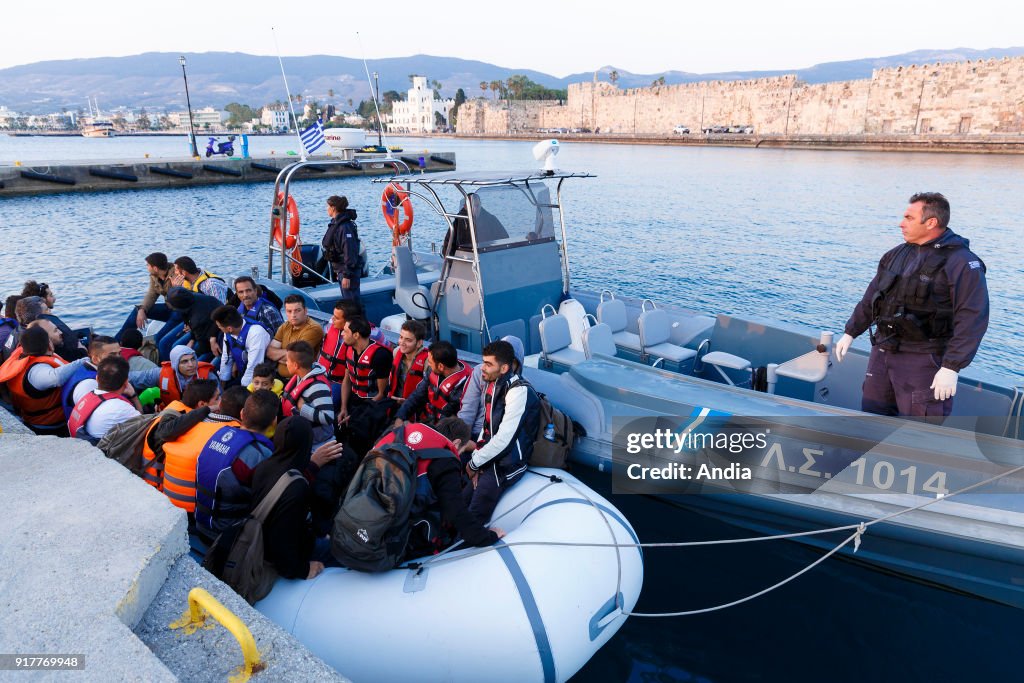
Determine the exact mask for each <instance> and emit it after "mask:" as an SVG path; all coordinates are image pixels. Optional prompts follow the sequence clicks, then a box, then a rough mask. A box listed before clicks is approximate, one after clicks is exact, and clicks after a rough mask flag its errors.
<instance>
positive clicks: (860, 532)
mask: <svg viewBox="0 0 1024 683" xmlns="http://www.w3.org/2000/svg"><path fill="white" fill-rule="evenodd" d="M527 471H528V472H529V473H530V474H534V475H536V476H539V477H544V478H546V479H550V483H549V484H547V485H546V486H544V487H543V488H540V489H538V490H537V491H535V492H534V493H532V494H530V495H529V496H527V497H526V498H524V499H523V500H522V501H521V502H519V503H517V504H516V505H515V506H514V507H513V508H511V509H510V510H507V511H506V512H504V513H502V514H501V515H500V516H499V517H496V518H495V519H493V520H491V523H492V524H493V523H494V522H496V521H498V520H499V519H501V518H502V517H505V516H506V515H508V514H510V513H511V512H513V511H514V510H516V509H517V508H519V507H521V506H523V505H525V504H526V503H527V502H528V501H530V500H532V499H533V498H535V497H536V496H538V495H539V494H540V493H541V492H542V491H545V490H547V489H548V488H549V487H550V486H553V485H555V484H557V483H562V484H565V485H566V486H568V487H569V488H571V489H572V490H573V491H575V492H576V493H577V494H579V495H580V496H581V497H582V498H583V499H585V500H586V501H587V502H589V503H590V505H591V506H592V507H593V508H594V509H595V511H596V512H597V513H598V514H599V515H601V517H602V519H603V520H604V522H605V525H606V526H607V527H608V531H609V533H611V534H612V541H613V542H612V543H589V542H580V543H575V542H571V541H513V542H511V543H505V544H504V546H503V547H506V548H514V547H516V546H563V547H569V548H615V550H616V551H615V558H616V563H617V575H616V584H615V601H616V607H617V609H618V611H619V613H620V614H621V615H622V616H624V617H687V616H694V615H697V614H707V613H709V612H717V611H719V610H723V609H726V608H729V607H735V606H737V605H742V604H743V603H745V602H750V601H751V600H753V599H755V598H759V597H761V596H763V595H767V594H768V593H770V592H772V591H774V590H775V589H777V588H781V587H782V586H785V585H786V584H787V583H790V582H791V581H793V580H795V579H797V578H798V577H800V576H802V575H804V574H806V573H807V572H809V571H810V570H812V569H814V568H815V567H817V566H818V565H819V564H821V563H822V562H824V561H825V560H827V559H828V558H830V557H832V556H833V555H835V554H836V553H837V552H839V551H840V550H842V549H843V548H844V547H846V546H847V545H849V544H850V543H851V542H852V543H853V552H857V551H858V550H859V549H860V544H861V538H862V537H863V536H864V533H865V532H866V531H867V529H868V527H870V526H873V525H875V524H879V523H882V522H888V521H890V520H892V519H895V518H897V517H899V516H901V515H905V514H907V513H909V512H915V511H917V510H921V509H923V508H926V507H928V506H929V505H934V504H935V503H938V502H939V501H941V500H949V499H950V498H952V497H954V496H958V495H960V494H963V493H967V492H968V491H973V490H974V489H977V488H981V487H982V486H987V485H988V484H991V483H993V482H996V481H998V480H1000V479H1003V478H1004V477H1009V476H1012V475H1014V474H1017V473H1018V472H1021V471H1024V465H1018V466H1017V467H1014V468H1013V469H1010V470H1007V471H1006V472H1002V473H1000V474H997V475H994V476H992V477H989V478H988V479H985V480H983V481H979V482H976V483H974V484H971V485H969V486H965V487H964V488H962V489H959V490H957V491H953V492H952V493H947V494H945V495H938V496H936V497H935V498H933V499H931V500H926V501H924V502H923V503H920V504H918V505H914V506H912V507H908V508H903V509H902V510H897V511H895V512H891V513H889V514H887V515H883V516H882V517H877V518H875V519H870V520H867V521H865V522H858V523H856V524H846V525H843V526H837V527H831V528H828V529H815V530H812V531H798V532H794V533H790V534H777V535H775V536H752V537H748V538H725V539H721V540H716V541H680V542H675V543H618V542H615V534H614V532H613V531H612V527H611V524H610V522H609V521H608V515H607V514H606V513H605V511H604V510H602V509H601V507H600V506H599V505H598V504H597V503H595V502H594V501H593V500H592V499H591V498H590V497H589V496H587V495H586V493H584V492H583V491H581V490H579V489H578V488H577V487H576V486H574V485H573V484H571V483H570V482H568V481H565V480H564V479H561V478H560V477H558V476H555V475H546V474H540V473H539V472H534V471H533V470H527ZM837 531H853V533H852V534H850V535H849V536H847V537H846V539H844V540H843V541H842V542H840V543H839V544H838V545H836V546H835V547H834V548H832V549H831V550H829V551H828V552H827V553H825V554H824V555H822V556H821V557H819V558H818V559H816V560H815V561H814V562H811V563H810V564H809V565H807V566H806V567H804V568H803V569H801V570H800V571H798V572H796V573H794V574H792V575H790V576H788V577H786V578H785V579H782V580H781V581H779V582H777V583H775V584H772V585H771V586H768V587H767V588H764V589H762V590H759V591H757V592H756V593H752V594H751V595H748V596H746V597H743V598H739V599H737V600H733V601H731V602H727V603H723V604H720V605H714V606H711V607H704V608H701V609H694V610H684V611H681V612H657V613H655V612H627V611H625V610H624V609H623V608H622V607H623V606H622V604H621V600H622V592H621V588H622V557H621V554H620V549H622V548H691V547H698V546H710V545H726V544H732V543H756V542H759V541H778V540H785V539H791V538H800V537H803V536H817V535H821V534H830V533H835V532H837ZM461 544H462V541H459V542H458V543H456V544H455V545H453V546H452V547H450V548H448V549H446V550H444V551H442V552H441V553H439V554H437V555H434V556H433V557H431V558H430V559H428V560H426V561H424V562H422V563H409V564H406V565H403V566H402V567H400V568H407V569H417V570H420V571H422V569H423V568H425V567H427V566H428V565H431V564H442V563H444V562H449V561H451V560H456V559H462V558H466V557H472V556H473V555H479V554H481V553H486V552H492V551H494V550H496V547H494V546H488V547H486V548H472V549H469V550H466V551H464V552H463V553H461V554H460V555H458V556H457V557H451V556H449V557H443V556H444V555H445V554H446V553H448V552H450V551H452V550H454V549H455V548H457V547H458V546H459V545H461ZM609 616H610V615H609ZM605 618H606V619H607V618H608V617H605Z"/></svg>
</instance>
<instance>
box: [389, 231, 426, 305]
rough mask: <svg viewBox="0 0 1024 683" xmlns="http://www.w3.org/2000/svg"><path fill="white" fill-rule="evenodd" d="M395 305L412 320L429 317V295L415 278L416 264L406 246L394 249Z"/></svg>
mask: <svg viewBox="0 0 1024 683" xmlns="http://www.w3.org/2000/svg"><path fill="white" fill-rule="evenodd" d="M394 249H395V303H396V304H397V305H398V307H399V308H401V309H402V310H403V311H404V312H405V314H406V315H407V316H409V317H410V318H413V319H414V320H426V319H427V318H429V317H430V294H429V293H428V292H427V288H426V287H424V286H423V285H421V284H420V281H419V278H418V277H417V276H416V263H415V262H414V261H413V259H412V250H411V249H409V247H407V246H398V247H395V248H394Z"/></svg>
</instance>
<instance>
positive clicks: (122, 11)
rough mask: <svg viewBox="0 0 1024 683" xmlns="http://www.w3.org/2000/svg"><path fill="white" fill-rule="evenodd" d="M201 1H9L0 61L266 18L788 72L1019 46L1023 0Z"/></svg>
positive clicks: (258, 46)
mask: <svg viewBox="0 0 1024 683" xmlns="http://www.w3.org/2000/svg"><path fill="white" fill-rule="evenodd" d="M202 6H203V3H190V2H184V3H164V2H153V1H152V0H130V1H126V0H108V1H107V2H82V1H81V0H74V1H69V0H47V1H46V2H43V3H39V2H23V1H21V0H9V1H8V2H6V3H4V7H3V9H2V10H0V26H2V31H0V34H2V36H3V37H2V39H0V68H3V67H8V66H14V65H17V64H29V63H32V62H38V61H43V60H51V59H74V58H79V57H104V56H124V55H131V54H139V53H142V52H153V51H157V52H165V51H167V52H211V51H229V52H247V53H251V54H264V55H272V54H274V40H273V36H272V34H271V30H270V29H271V27H272V26H273V27H274V28H275V29H276V33H277V40H278V42H279V44H280V48H281V53H282V54H283V55H284V56H289V55H310V54H328V55H339V56H345V57H357V58H358V57H361V56H363V54H364V53H365V56H366V57H367V58H368V59H374V58H382V57H401V56H408V55H412V54H418V53H425V54H431V55H437V56H450V57H462V58H465V59H478V60H481V61H485V62H491V63H494V64H497V65H499V66H504V67H508V68H512V69H517V68H518V69H523V68H526V69H534V70H537V71H542V72H545V73H549V74H552V75H554V76H558V77H562V76H565V75H567V74H570V73H576V72H582V71H591V70H594V69H596V68H599V67H601V66H605V65H611V66H615V67H616V68H619V69H622V70H625V71H631V72H634V73H643V74H656V73H658V72H662V71H668V70H679V71H690V72H697V73H708V72H715V71H730V70H753V69H797V68H802V67H807V66H811V65H813V64H817V63H821V62H826V61H838V60H845V59H857V58H862V57H881V56H886V55H893V54H900V53H903V52H909V51H911V50H916V49H921V48H932V49H938V48H955V47H970V48H976V49H984V48H990V47H1009V46H1016V45H1022V44H1024V33H1022V32H1021V31H1020V26H1021V25H1022V23H1024V22H1022V19H1024V4H1022V3H1018V2H1013V1H1012V0H998V1H994V0H970V1H964V0H959V1H958V2H955V3H954V2H948V1H947V0H935V1H933V2H907V1H906V0H889V1H887V2H886V1H878V0H863V1H861V2H856V3H855V2H842V1H837V0H831V1H830V0H815V1H813V2H811V1H807V0H794V1H792V2H775V3H771V2H764V1H762V2H753V1H752V0H737V1H733V2H729V1H725V2H721V1H719V2H712V1H709V0H703V1H697V2H695V1H693V0H678V1H676V2H668V1H666V0H657V1H653V0H639V1H638V2H622V1H621V0H620V1H618V2H612V1H610V0H587V1H583V0H498V1H495V0H476V1H475V2H465V1H463V0H450V1H448V2H433V1H430V0H422V1H420V2H409V1H408V0H391V1H390V2H373V1H371V2H353V3H349V2H341V1H339V0H326V1H325V0H314V1H309V0H306V1H305V2H303V1H301V0H299V1H295V0H273V1H271V0H250V1H247V2H232V1H231V0H228V1H227V2H219V3H211V4H209V5H208V6H209V7H210V11H209V13H205V14H204V13H202V12H201V11H199V10H197V9H194V8H198V7H202ZM185 8H189V10H188V11H186V9H185ZM235 8H237V10H236V9H235ZM357 31H358V32H359V39H360V40H361V42H362V49H361V48H360V46H359V41H358V40H357V37H356V32H357Z"/></svg>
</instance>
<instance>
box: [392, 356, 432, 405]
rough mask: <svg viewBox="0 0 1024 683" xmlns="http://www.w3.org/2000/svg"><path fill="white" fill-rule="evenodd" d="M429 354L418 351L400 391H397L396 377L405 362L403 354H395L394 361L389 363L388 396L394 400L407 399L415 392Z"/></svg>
mask: <svg viewBox="0 0 1024 683" xmlns="http://www.w3.org/2000/svg"><path fill="white" fill-rule="evenodd" d="M428 355H430V352H429V351H427V350H426V349H420V351H419V353H417V354H416V356H415V357H414V358H413V359H412V364H411V365H410V366H409V371H408V372H407V373H405V382H404V383H403V384H402V390H401V392H399V390H398V375H399V370H400V369H401V367H402V363H403V362H404V361H405V354H404V353H396V354H395V358H394V361H393V362H392V363H391V380H390V383H389V386H388V396H394V397H395V398H409V394H411V393H412V392H413V391H415V389H416V386H417V385H418V384H419V383H420V380H422V379H423V375H424V374H426V373H425V372H424V370H425V368H426V367H427V356H428Z"/></svg>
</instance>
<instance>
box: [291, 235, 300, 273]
mask: <svg viewBox="0 0 1024 683" xmlns="http://www.w3.org/2000/svg"><path fill="white" fill-rule="evenodd" d="M291 257H292V258H291V261H289V263H288V265H289V269H290V270H291V272H292V277H301V276H302V240H300V239H299V238H297V237H296V238H295V248H294V249H292V253H291Z"/></svg>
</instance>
